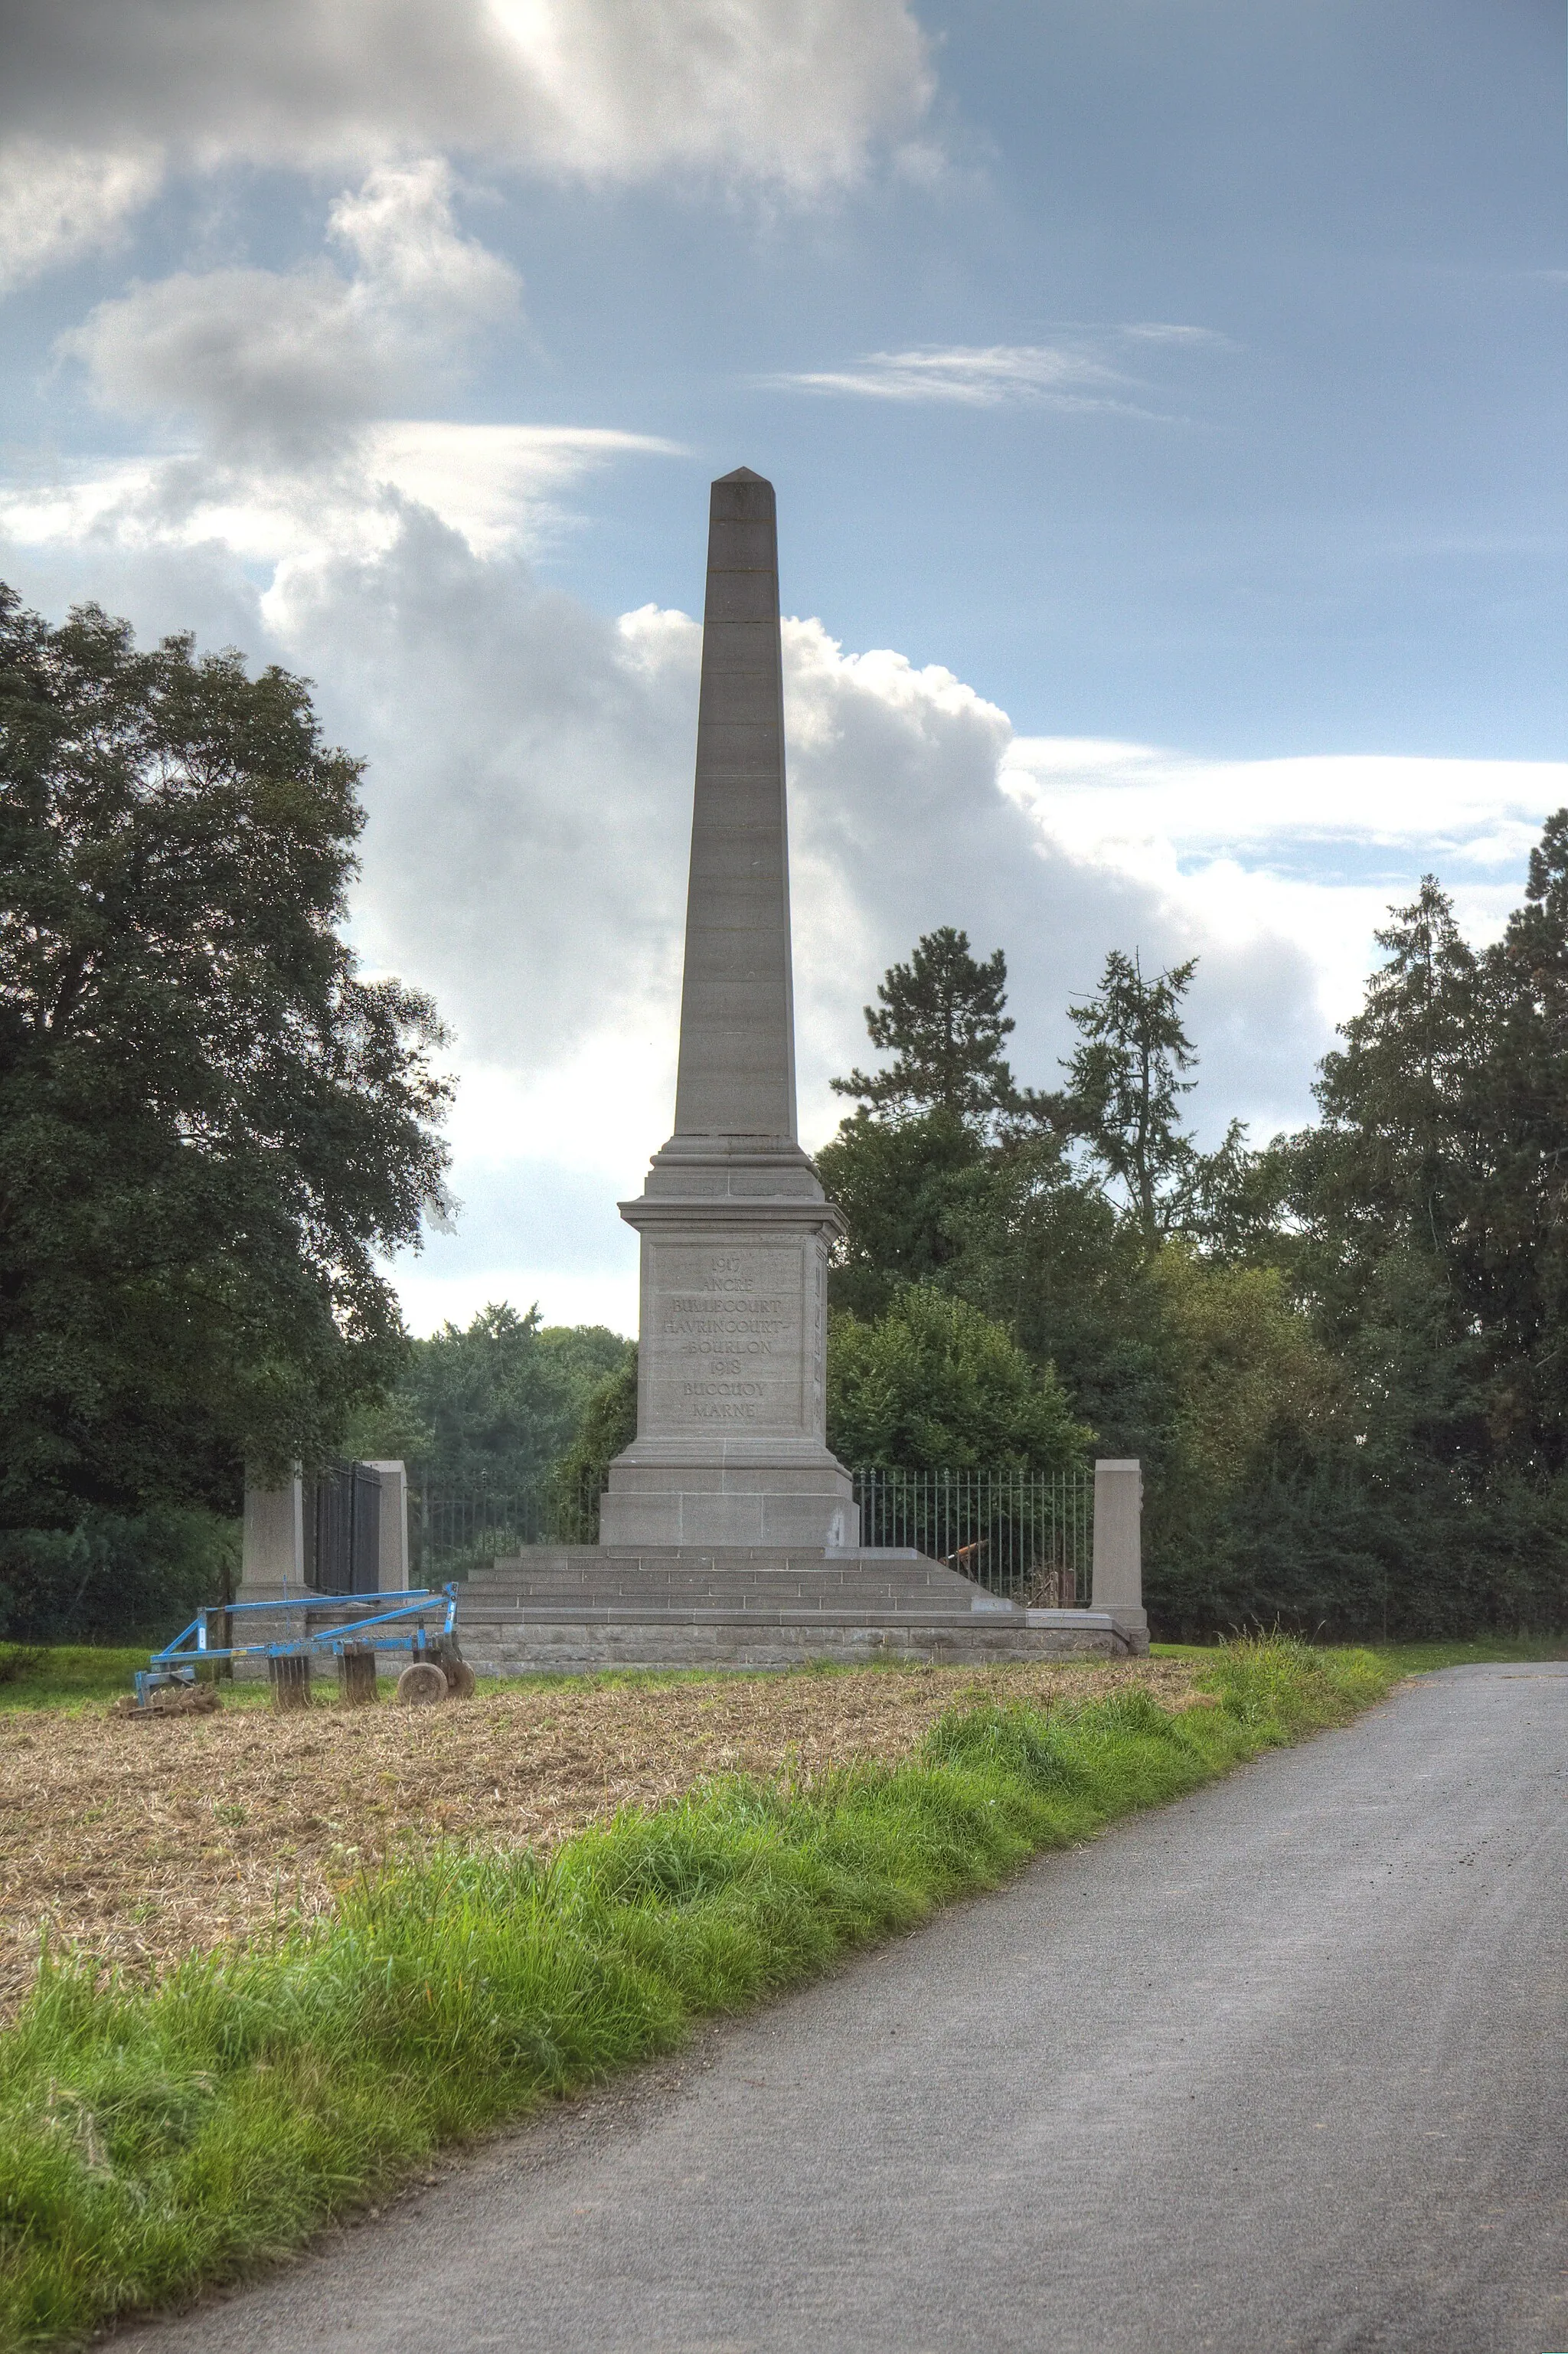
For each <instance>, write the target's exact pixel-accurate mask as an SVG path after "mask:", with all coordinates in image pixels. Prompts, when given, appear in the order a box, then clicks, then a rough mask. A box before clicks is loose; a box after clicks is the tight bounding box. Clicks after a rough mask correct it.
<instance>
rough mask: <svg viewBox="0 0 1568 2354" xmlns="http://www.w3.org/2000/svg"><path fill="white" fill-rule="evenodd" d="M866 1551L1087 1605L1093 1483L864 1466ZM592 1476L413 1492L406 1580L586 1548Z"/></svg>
mask: <svg viewBox="0 0 1568 2354" xmlns="http://www.w3.org/2000/svg"><path fill="white" fill-rule="evenodd" d="M853 1479H854V1493H855V1501H856V1502H857V1503H858V1505H859V1506H860V1536H861V1543H863V1544H865V1545H913V1546H914V1547H915V1549H916V1552H918V1553H925V1554H926V1555H927V1558H929V1559H931V1560H934V1561H940V1562H945V1563H946V1564H948V1566H949V1567H950V1568H953V1569H958V1570H961V1571H962V1572H963V1574H964V1575H966V1576H968V1577H972V1578H974V1579H975V1580H976V1582H977V1583H978V1584H979V1585H984V1586H987V1587H989V1588H990V1590H991V1592H992V1593H993V1594H1003V1595H1006V1596H1009V1597H1010V1599H1012V1600H1016V1601H1022V1602H1029V1603H1033V1604H1035V1605H1039V1606H1054V1607H1056V1608H1060V1609H1072V1608H1073V1607H1074V1606H1079V1607H1082V1606H1084V1605H1086V1603H1087V1601H1088V1598H1089V1583H1090V1563H1091V1554H1092V1546H1093V1532H1094V1475H1093V1473H1092V1471H1089V1470H1087V1469H1083V1470H1076V1471H1065V1472H1056V1473H1052V1472H1045V1471H1014V1470H992V1471H979V1470H969V1469H964V1470H934V1471H906V1470H901V1469H888V1468H887V1467H885V1466H883V1465H865V1466H863V1467H862V1468H861V1469H858V1470H856V1471H855V1472H854V1473H853ZM600 1484H601V1481H600V1475H599V1474H598V1473H590V1474H589V1475H588V1477H587V1478H586V1479H578V1480H568V1479H564V1478H563V1477H562V1476H561V1475H560V1474H558V1473H555V1472H547V1473H545V1474H544V1475H542V1476H541V1477H540V1478H538V1479H535V1480H532V1481H530V1482H528V1483H526V1484H524V1485H520V1486H516V1487H502V1486H499V1485H497V1486H495V1487H491V1486H489V1485H487V1484H483V1483H482V1484H480V1485H479V1486H476V1487H472V1488H464V1489H455V1488H443V1487H438V1486H436V1485H434V1484H433V1483H430V1484H424V1485H420V1486H418V1487H415V1486H411V1487H410V1489H409V1491H408V1522H409V1528H408V1555H409V1573H408V1574H409V1577H410V1580H411V1582H412V1583H413V1584H414V1585H444V1584H445V1583H446V1581H447V1580H448V1579H449V1578H452V1577H459V1578H465V1577H467V1576H469V1575H471V1573H472V1572H473V1571H474V1570H476V1569H480V1568H482V1567H483V1566H484V1565H485V1564H486V1563H488V1562H492V1561H495V1560H498V1559H500V1558H503V1556H504V1555H506V1554H507V1553H516V1552H517V1551H518V1550H519V1548H520V1547H522V1546H524V1545H536V1544H596V1543H598V1541H599V1489H600Z"/></svg>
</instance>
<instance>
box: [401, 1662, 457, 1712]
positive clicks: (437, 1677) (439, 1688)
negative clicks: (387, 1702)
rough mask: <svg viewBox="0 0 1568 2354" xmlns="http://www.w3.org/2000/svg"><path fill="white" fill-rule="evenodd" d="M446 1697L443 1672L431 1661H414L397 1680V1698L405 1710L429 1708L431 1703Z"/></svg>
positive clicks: (445, 1681)
mask: <svg viewBox="0 0 1568 2354" xmlns="http://www.w3.org/2000/svg"><path fill="white" fill-rule="evenodd" d="M446 1696H447V1680H446V1675H445V1672H444V1670H441V1669H440V1668H438V1667H437V1666H436V1664H435V1662H434V1660H432V1659H416V1660H415V1662H414V1664H413V1666H412V1667H411V1668H405V1669H404V1670H403V1672H402V1674H401V1675H400V1676H399V1677H398V1679H397V1698H398V1699H399V1700H400V1701H401V1702H402V1703H403V1705H404V1707H405V1708H429V1705H430V1702H432V1701H437V1700H445V1698H446Z"/></svg>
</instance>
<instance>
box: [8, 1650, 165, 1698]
mask: <svg viewBox="0 0 1568 2354" xmlns="http://www.w3.org/2000/svg"><path fill="white" fill-rule="evenodd" d="M151 1648H152V1647H151V1645H150V1644H146V1643H140V1644H137V1645H136V1646H135V1647H134V1648H132V1649H110V1648H109V1647H107V1646H103V1647H99V1646H98V1645H95V1644H89V1643H69V1644H58V1645H57V1646H55V1648H53V1649H35V1648H34V1647H33V1646H31V1645H29V1644H23V1643H0V1709H4V1708H70V1707H80V1706H82V1705H84V1704H85V1703H87V1702H98V1703H99V1704H100V1705H101V1704H102V1703H103V1702H107V1701H111V1700H114V1699H116V1698H117V1697H118V1695H119V1694H120V1693H121V1692H126V1691H130V1689H131V1679H132V1675H133V1674H134V1673H135V1671H136V1670H137V1669H138V1668H144V1667H145V1666H146V1664H147V1653H148V1651H149V1650H150V1649H151Z"/></svg>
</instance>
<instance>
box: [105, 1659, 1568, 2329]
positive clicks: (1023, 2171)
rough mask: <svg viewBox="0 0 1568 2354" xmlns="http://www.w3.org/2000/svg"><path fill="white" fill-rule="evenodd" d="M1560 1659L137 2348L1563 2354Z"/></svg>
mask: <svg viewBox="0 0 1568 2354" xmlns="http://www.w3.org/2000/svg"><path fill="white" fill-rule="evenodd" d="M1565 1991H1568V1666H1561V1667H1535V1666H1530V1667H1526V1666H1519V1667H1499V1668H1482V1669H1459V1670H1450V1671H1448V1672H1447V1673H1446V1674H1443V1675H1440V1676H1429V1677H1426V1678H1425V1679H1423V1680H1422V1681H1420V1682H1419V1683H1415V1684H1412V1685H1409V1686H1407V1687H1405V1688H1404V1689H1403V1690H1402V1691H1400V1692H1398V1693H1397V1694H1396V1695H1395V1696H1394V1697H1393V1699H1392V1700H1391V1701H1389V1702H1385V1703H1384V1704H1383V1706H1382V1707H1381V1708H1379V1709H1376V1710H1374V1711H1373V1712H1372V1713H1371V1714H1370V1715H1369V1716H1367V1717H1364V1718H1362V1719H1361V1721H1360V1722H1359V1723H1356V1724H1355V1725H1353V1726H1351V1727H1350V1728H1349V1729H1347V1730H1346V1731H1343V1732H1340V1733H1335V1734H1329V1735H1327V1736H1326V1737H1324V1738H1322V1739H1320V1740H1318V1741H1314V1742H1309V1743H1308V1744H1306V1745H1305V1746H1304V1747H1302V1748H1300V1749H1297V1750H1292V1751H1288V1752H1285V1753H1282V1754H1278V1755H1274V1756H1271V1757H1268V1758H1266V1759H1264V1760H1262V1761H1260V1762H1259V1763H1257V1764H1256V1765H1252V1766H1250V1767H1247V1768H1245V1769H1244V1770H1243V1771H1242V1772H1241V1773H1239V1774H1237V1775H1235V1776H1233V1777H1232V1778H1231V1779H1229V1780H1228V1781H1226V1782H1224V1783H1221V1784H1218V1785H1216V1786H1215V1787H1212V1788H1210V1789H1208V1790H1205V1791H1202V1792H1201V1793H1200V1794H1199V1795H1198V1796H1197V1797H1193V1798H1191V1799H1188V1800H1185V1801H1184V1802H1183V1803H1182V1804H1181V1805H1180V1806H1176V1807H1172V1808H1166V1809H1164V1810H1162V1811H1160V1812H1157V1813H1154V1814H1150V1815H1145V1816H1142V1817H1139V1818H1136V1819H1133V1820H1132V1821H1130V1822H1128V1823H1127V1824H1124V1825H1123V1826H1122V1827H1121V1828H1120V1829H1117V1830H1116V1831H1113V1832H1112V1833H1110V1834H1109V1835H1108V1836H1107V1838H1105V1839H1104V1840H1101V1841H1099V1842H1098V1843H1097V1844H1096V1845H1095V1846H1093V1847H1091V1848H1087V1849H1085V1850H1082V1851H1080V1852H1078V1853H1075V1854H1073V1855H1070V1856H1057V1857H1047V1858H1045V1859H1044V1860H1043V1861H1041V1862H1039V1863H1038V1864H1036V1865H1034V1866H1033V1868H1032V1869H1031V1870H1030V1871H1029V1872H1026V1873H1025V1874H1024V1875H1023V1876H1022V1879H1020V1880H1019V1881H1018V1882H1015V1883H1014V1884H1013V1885H1012V1886H1011V1887H1010V1888H1008V1889H1007V1890H1005V1891H1004V1892H1003V1893H1001V1894H1000V1895H997V1896H993V1897H990V1898H987V1899H985V1900H983V1901H982V1902H979V1903H972V1904H967V1905H964V1906H962V1907H959V1908H958V1909H956V1910H954V1911H953V1912H950V1913H948V1914H945V1915H944V1916H943V1917H942V1918H941V1919H940V1920H938V1922H936V1923H935V1924H934V1925H932V1926H931V1927H929V1928H928V1929H927V1930H925V1931H923V1932H922V1933H921V1934H919V1935H916V1936H914V1937H910V1938H907V1939H904V1940H902V1941H900V1942H899V1943H897V1944H895V1945H893V1946H886V1947H884V1948H883V1949H882V1950H880V1951H879V1952H877V1953H875V1954H874V1955H871V1956H866V1957H865V1958H863V1960H861V1961H858V1962H857V1963H855V1964H854V1965H853V1967H850V1968H849V1969H848V1970H846V1971H845V1972H844V1973H843V1974H842V1976H841V1977H839V1978H835V1979H833V1980H832V1981H831V1982H830V1983H827V1984H824V1985H820V1986H817V1987H813V1988H810V1989H809V1990H807V1991H806V1992H805V1993H803V1994H800V1995H798V1996H795V1997H792V1998H791V1999H789V2000H787V2001H785V2002H782V2003H779V2004H778V2005H777V2006H776V2007H774V2008H773V2009H770V2010H768V2011H767V2012H766V2013H764V2014H761V2015H759V2016H758V2017H757V2018H755V2019H753V2020H747V2021H744V2022H742V2023H741V2024H739V2025H737V2026H736V2025H732V2026H729V2027H726V2028H725V2029H723V2030H721V2031H715V2032H714V2033H712V2034H710V2035H708V2036H706V2037H705V2038H704V2039H703V2040H702V2041H700V2042H699V2043H698V2044H697V2045H696V2046H695V2047H694V2049H693V2050H692V2051H691V2052H689V2053H687V2054H686V2055H684V2056H683V2060H682V2061H681V2062H679V2063H678V2064H675V2065H673V2066H668V2067H665V2068H663V2069H662V2070H650V2071H644V2072H641V2073H639V2074H638V2075H637V2076H635V2077H634V2078H632V2079H629V2080H628V2081H627V2082H626V2083H625V2084H622V2085H620V2086H619V2087H615V2088H611V2089H610V2090H609V2092H608V2093H606V2094H602V2095H598V2096H595V2097H594V2098H592V2099H590V2100H588V2101H584V2102H579V2103H575V2104H572V2105H569V2106H567V2107H566V2108H564V2109H562V2110H560V2111H558V2112H556V2113H555V2114H553V2115H551V2116H549V2117H547V2118H546V2119H544V2120H543V2121H541V2122H540V2123H539V2124H538V2125H536V2126H534V2127H532V2128H530V2129H528V2130H526V2131H524V2132H523V2133H521V2134H519V2135H517V2136H516V2137H514V2138H512V2139H510V2140H508V2141H507V2142H505V2143H503V2144H499V2145H497V2146H495V2147H493V2148H491V2149H489V2150H487V2151H486V2152H484V2153H483V2154H482V2155H481V2156H480V2157H478V2158H475V2159H474V2160H473V2161H472V2162H471V2163H469V2164H467V2165H465V2166H463V2167H462V2168H460V2169H458V2170H457V2171H455V2172H454V2173H452V2174H451V2175H450V2176H449V2177H448V2178H447V2179H444V2180H443V2181H442V2182H441V2183H440V2184H439V2185H438V2186H437V2187H436V2188H434V2189H428V2190H423V2191H421V2192H420V2193H418V2195H417V2196H415V2197H413V2198H411V2199H408V2200H404V2201H402V2202H400V2203H399V2204H398V2205H397V2206H396V2207H393V2208H390V2209H389V2210H388V2211H387V2213H386V2215H385V2216H384V2217H383V2218H382V2220H381V2221H379V2222H373V2223H368V2224H366V2225H363V2226H360V2227H358V2228H356V2229H355V2230H353V2231H349V2232H343V2233H341V2234H338V2235H336V2236H335V2237H334V2239H333V2240H332V2241H331V2242H329V2243H327V2244H326V2245H325V2246H324V2247H323V2248H322V2249H321V2250H320V2251H318V2252H317V2253H313V2254H312V2255H310V2256H308V2257H306V2258H305V2259H304V2260H303V2261H302V2262H301V2263H300V2264H297V2265H294V2266H291V2268H289V2269H288V2270H287V2271H285V2272H284V2273H282V2274H277V2275H274V2276H273V2277H271V2278H270V2279H269V2280H268V2281H266V2282H264V2283H262V2284H260V2285H257V2286H255V2287H253V2288H250V2289H248V2290H246V2291H244V2292H242V2293H241V2294H239V2295H238V2296H234V2297H232V2298H230V2299H228V2301H226V2302H223V2303H209V2304H207V2305H206V2306H202V2307H201V2308H199V2309H198V2310H197V2311H196V2312H194V2313H192V2314H190V2315H187V2316H186V2317H184V2318H183V2319H181V2320H179V2321H177V2322H175V2323H172V2324H164V2325H161V2326H159V2327H154V2328H152V2329H149V2330H147V2331H145V2332H142V2331H138V2332H136V2333H134V2334H133V2337H132V2344H133V2345H134V2346H135V2347H136V2349H138V2354H193V2349H198V2348H199V2349H203V2354H241V2349H242V2354H302V2349H332V2354H430V2349H440V2354H469V2349H479V2348H493V2347H494V2348H506V2349H517V2350H518V2354H533V2349H550V2354H590V2349H591V2354H611V2349H613V2350H614V2354H674V2349H683V2354H699V2349H700V2354H740V2350H741V2349H758V2354H797V2349H799V2354H806V2349H812V2354H819V2349H829V2350H830V2354H832V2349H853V2350H854V2354H859V2350H860V2349H865V2350H866V2354H920V2349H939V2354H1013V2350H1014V2349H1020V2354H1022V2349H1028V2354H1037V2350H1038V2354H1047V2349H1049V2354H1190V2349H1215V2354H1282V2349H1312V2354H1328V2349H1333V2354H1352V2349H1357V2350H1358V2354H1359V2349H1371V2348H1378V2349H1384V2348H1398V2349H1411V2354H1568V2043H1565V2040H1564V2009H1565V2005H1564V1995H1565Z"/></svg>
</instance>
